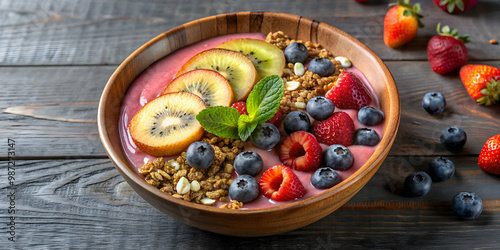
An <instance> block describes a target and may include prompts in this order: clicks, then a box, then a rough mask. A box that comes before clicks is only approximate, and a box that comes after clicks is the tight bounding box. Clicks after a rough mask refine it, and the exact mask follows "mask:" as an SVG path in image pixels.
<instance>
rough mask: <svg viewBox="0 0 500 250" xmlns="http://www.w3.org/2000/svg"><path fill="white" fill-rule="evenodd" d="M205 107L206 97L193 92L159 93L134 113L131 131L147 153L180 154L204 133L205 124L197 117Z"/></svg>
mask: <svg viewBox="0 0 500 250" xmlns="http://www.w3.org/2000/svg"><path fill="white" fill-rule="evenodd" d="M205 108H206V106H205V103H204V102H203V100H202V99H201V98H199V97H198V96H196V95H195V94H192V93H189V92H176V93H169V94H165V95H162V96H159V97H157V98H155V99H153V100H151V101H150V102H148V103H147V104H146V105H145V106H144V107H142V108H141V110H139V112H137V113H136V114H135V115H134V117H133V118H132V120H131V121H130V124H129V131H130V135H131V137H132V140H133V141H134V143H135V145H137V147H139V149H141V150H142V151H143V152H144V153H147V154H150V155H154V156H172V155H176V154H179V153H180V152H182V151H185V150H186V149H187V147H188V146H189V145H190V144H191V143H193V142H195V141H198V140H200V139H201V137H202V136H203V128H202V127H201V125H200V123H199V122H198V121H197V120H196V119H195V117H196V115H198V113H199V112H200V111H202V110H203V109H205Z"/></svg>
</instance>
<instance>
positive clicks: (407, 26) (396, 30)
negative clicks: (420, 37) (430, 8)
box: [384, 0, 424, 48]
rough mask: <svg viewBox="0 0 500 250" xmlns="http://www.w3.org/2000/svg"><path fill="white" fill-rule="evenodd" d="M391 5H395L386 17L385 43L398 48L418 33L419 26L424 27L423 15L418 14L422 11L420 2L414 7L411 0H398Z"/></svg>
mask: <svg viewBox="0 0 500 250" xmlns="http://www.w3.org/2000/svg"><path fill="white" fill-rule="evenodd" d="M389 6H393V7H392V8H390V9H389V11H388V12H387V14H386V15H385V18H384V43H385V44H386V45H387V46H389V47H391V48H396V47H399V46H401V45H403V44H405V43H408V42H410V41H411V40H412V39H413V38H414V37H415V36H416V35H417V30H418V28H419V27H420V28H421V27H424V25H423V24H422V23H421V22H420V19H421V18H423V16H422V15H420V14H418V13H419V12H420V11H421V6H420V4H419V3H416V4H415V5H414V6H413V7H412V6H411V5H410V0H405V1H404V2H403V1H398V2H397V3H392V4H390V5H389Z"/></svg>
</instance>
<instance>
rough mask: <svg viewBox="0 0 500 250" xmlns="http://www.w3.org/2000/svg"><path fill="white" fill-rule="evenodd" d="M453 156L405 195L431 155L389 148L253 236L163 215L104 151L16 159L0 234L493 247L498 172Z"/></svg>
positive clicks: (155, 241)
mask: <svg viewBox="0 0 500 250" xmlns="http://www.w3.org/2000/svg"><path fill="white" fill-rule="evenodd" d="M451 159H452V160H453V161H454V162H455V164H456V166H457V172H456V175H455V176H454V177H452V179H450V180H449V181H446V182H442V183H434V184H433V188H432V190H431V192H430V193H429V194H427V195H426V196H423V197H419V198H406V197H403V196H401V195H400V194H399V192H398V188H399V187H398V185H399V184H398V183H399V182H401V181H402V180H403V179H404V177H405V176H406V175H407V174H408V173H410V172H412V171H415V170H425V169H426V165H427V163H428V162H429V161H430V160H432V157H420V159H419V160H420V163H418V164H417V163H415V162H414V161H413V160H412V159H410V158H408V159H406V158H404V157H389V158H388V159H387V160H386V161H385V162H384V164H383V165H382V167H381V169H380V170H379V171H378V172H377V173H376V174H375V176H374V177H373V178H372V180H370V182H368V184H367V186H366V187H364V188H363V189H362V190H361V191H360V192H359V193H358V194H357V195H356V196H355V197H354V198H353V199H352V200H351V201H350V202H348V203H347V204H346V205H345V206H343V207H342V208H341V209H340V210H338V211H336V212H334V213H332V214H331V215H329V216H327V217H325V218H324V219H322V220H320V221H318V222H315V223H313V224H311V225H309V226H306V227H304V228H301V229H297V230H295V231H292V232H289V233H285V234H281V235H277V236H270V237H261V238H249V239H246V238H234V237H226V236H222V235H217V234H214V233H209V232H205V231H201V230H198V229H195V228H191V227H189V226H186V225H185V224H183V223H181V222H178V221H174V220H173V219H171V218H170V217H167V216H165V215H163V214H161V213H160V212H158V211H157V210H156V209H154V208H153V207H151V206H150V205H149V204H147V203H145V202H144V201H143V200H142V199H141V198H140V197H139V196H138V195H136V193H135V192H134V191H133V190H132V189H131V188H130V186H129V185H128V184H126V183H125V182H124V180H123V179H122V178H121V177H120V176H119V174H118V172H117V171H116V170H115V169H114V167H113V165H112V163H111V162H110V161H109V160H107V159H88V160H51V161H46V160H29V161H23V160H17V161H16V166H17V168H16V175H15V176H16V180H15V185H16V188H17V189H16V190H15V192H16V200H15V207H16V219H15V223H16V237H17V238H16V240H17V242H16V243H13V242H9V241H8V240H7V236H8V235H7V233H6V231H8V230H9V229H8V227H7V225H6V223H1V224H0V231H1V232H2V234H1V236H0V242H1V243H2V244H4V245H6V246H9V248H12V247H14V248H20V249H25V248H29V247H35V248H40V247H46V248H49V249H53V248H77V249H81V248H86V249H95V248H98V249H101V248H103V247H105V248H108V249H116V248H126V249H138V248H141V249H146V248H154V247H161V248H174V249H180V248H183V247H184V248H188V249H193V248H194V249H198V248H200V249H205V248H207V247H210V248H211V249H219V248H223V247H227V246H240V248H243V249H256V248H257V249H258V248H265V249H267V248H278V247H280V246H283V244H284V242H286V244H287V246H288V247H287V248H293V249H305V248H306V249H315V248H318V249H319V248H327V249H331V248H333V247H342V248H349V249H351V248H352V247H355V248H384V249H387V248H390V249H394V248H398V247H400V246H402V245H407V246H427V247H440V246H441V247H443V246H446V247H458V248H462V247H465V246H472V244H476V245H475V246H476V247H491V248H494V247H495V246H497V244H498V243H499V239H498V237H496V236H497V235H498V233H500V209H499V206H500V196H499V194H498V192H496V191H495V190H498V189H499V188H500V182H499V178H498V177H496V176H492V175H489V174H486V173H484V172H483V171H481V170H479V169H478V168H477V166H476V165H475V158H474V157H452V158H451ZM3 163H4V162H3ZM3 163H2V164H3ZM2 178H5V176H3V177H2ZM391 187H395V188H394V189H392V188H391ZM0 190H1V191H0V192H1V194H2V195H1V196H2V197H3V198H2V199H0V206H1V207H3V208H4V209H1V210H0V218H1V220H2V222H6V221H7V222H8V221H10V218H9V217H10V214H8V212H7V211H8V210H7V209H6V208H7V207H8V206H9V202H10V201H9V199H8V197H7V196H6V195H7V194H9V193H10V192H11V191H12V190H11V189H9V185H8V184H7V181H6V180H5V179H2V181H0ZM463 190H466V191H472V192H476V193H477V194H478V195H479V196H480V197H481V198H482V199H483V201H484V212H483V214H482V215H481V216H480V217H479V218H477V219H476V220H474V221H463V220H460V219H458V217H456V216H455V215H454V214H453V213H452V212H451V209H450V201H451V198H452V197H453V196H454V195H455V194H456V193H458V192H459V191H463ZM186 219H189V215H187V216H186ZM477 239H490V240H482V241H478V240H477Z"/></svg>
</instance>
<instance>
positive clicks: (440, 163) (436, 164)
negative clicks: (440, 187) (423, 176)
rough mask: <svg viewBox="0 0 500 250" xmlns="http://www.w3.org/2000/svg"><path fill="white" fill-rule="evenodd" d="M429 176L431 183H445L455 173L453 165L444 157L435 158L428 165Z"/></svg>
mask: <svg viewBox="0 0 500 250" xmlns="http://www.w3.org/2000/svg"><path fill="white" fill-rule="evenodd" d="M428 172H429V175H430V176H431V177H432V181H435V182H439V181H446V180H448V179H450V178H451V176H453V174H454V173H455V164H453V162H452V161H450V160H449V159H448V158H445V157H436V158H435V159H434V160H432V162H431V163H430V164H429V171H428Z"/></svg>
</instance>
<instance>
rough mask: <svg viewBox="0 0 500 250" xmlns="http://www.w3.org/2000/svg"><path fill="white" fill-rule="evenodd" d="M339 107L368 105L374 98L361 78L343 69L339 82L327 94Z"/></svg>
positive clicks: (347, 107) (350, 107)
mask: <svg viewBox="0 0 500 250" xmlns="http://www.w3.org/2000/svg"><path fill="white" fill-rule="evenodd" d="M325 97H326V98H328V99H330V100H332V102H333V104H334V105H335V107H337V108H341V109H356V110H359V109H360V108H362V107H364V106H367V105H368V104H369V103H370V102H371V101H372V99H371V98H370V95H368V93H367V92H366V89H365V87H364V86H363V83H362V82H361V80H359V78H358V77H356V76H355V75H354V74H352V73H350V72H347V71H343V72H342V73H340V75H339V78H338V79H337V82H336V83H335V85H334V86H333V88H331V89H330V90H329V91H328V92H327V93H326V95H325Z"/></svg>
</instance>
